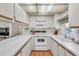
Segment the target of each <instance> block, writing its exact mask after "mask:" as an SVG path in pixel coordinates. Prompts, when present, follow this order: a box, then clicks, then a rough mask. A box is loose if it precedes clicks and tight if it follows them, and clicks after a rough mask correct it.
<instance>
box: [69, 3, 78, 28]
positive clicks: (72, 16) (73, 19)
mask: <svg viewBox="0 0 79 59" xmlns="http://www.w3.org/2000/svg"><path fill="white" fill-rule="evenodd" d="M69 23H70V27H75V26H79V3H71V4H69Z"/></svg>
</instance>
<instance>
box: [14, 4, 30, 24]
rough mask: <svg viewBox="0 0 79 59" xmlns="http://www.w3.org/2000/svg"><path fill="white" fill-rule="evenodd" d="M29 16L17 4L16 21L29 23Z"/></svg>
mask: <svg viewBox="0 0 79 59" xmlns="http://www.w3.org/2000/svg"><path fill="white" fill-rule="evenodd" d="M28 18H29V17H28V15H27V14H26V12H25V11H24V10H23V9H22V8H21V6H19V4H15V20H17V21H20V22H23V23H26V24H27V23H28V21H27V20H28Z"/></svg>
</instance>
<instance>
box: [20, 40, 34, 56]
mask: <svg viewBox="0 0 79 59" xmlns="http://www.w3.org/2000/svg"><path fill="white" fill-rule="evenodd" d="M33 41H34V40H30V41H29V42H28V43H27V44H26V45H25V46H24V48H23V49H22V50H21V51H22V54H21V56H30V54H31V51H32V50H33V48H34V45H33Z"/></svg>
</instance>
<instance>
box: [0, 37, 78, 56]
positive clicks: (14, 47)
mask: <svg viewBox="0 0 79 59" xmlns="http://www.w3.org/2000/svg"><path fill="white" fill-rule="evenodd" d="M32 36H38V35H18V36H15V37H13V38H9V39H6V40H4V41H0V56H13V55H15V54H16V53H17V51H19V50H20V49H21V47H22V46H23V45H24V44H25V43H26V42H27V41H28V40H29V39H30V38H31V37H32ZM43 36H45V35H43ZM46 36H50V35H46ZM50 37H52V38H53V39H54V40H55V41H57V42H58V43H59V44H61V45H62V46H63V47H64V48H66V49H67V50H69V51H70V52H72V53H73V54H74V55H79V44H75V43H73V42H66V41H61V40H59V37H60V36H55V35H51V36H50Z"/></svg>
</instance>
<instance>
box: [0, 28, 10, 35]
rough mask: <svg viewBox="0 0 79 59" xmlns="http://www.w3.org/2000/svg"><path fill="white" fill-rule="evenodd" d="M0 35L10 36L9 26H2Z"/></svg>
mask: <svg viewBox="0 0 79 59" xmlns="http://www.w3.org/2000/svg"><path fill="white" fill-rule="evenodd" d="M0 36H9V27H5V28H0Z"/></svg>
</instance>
